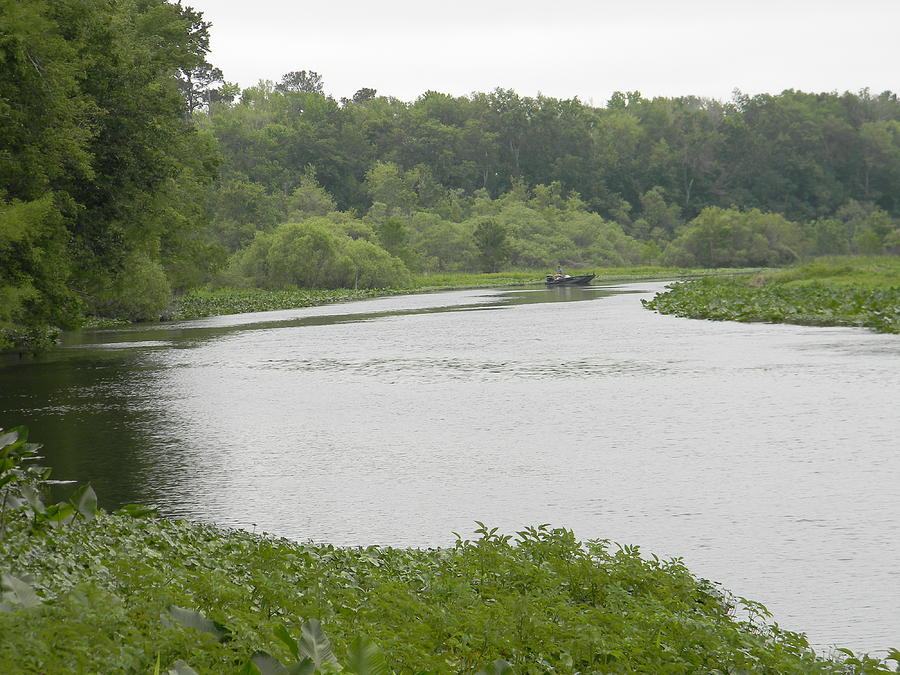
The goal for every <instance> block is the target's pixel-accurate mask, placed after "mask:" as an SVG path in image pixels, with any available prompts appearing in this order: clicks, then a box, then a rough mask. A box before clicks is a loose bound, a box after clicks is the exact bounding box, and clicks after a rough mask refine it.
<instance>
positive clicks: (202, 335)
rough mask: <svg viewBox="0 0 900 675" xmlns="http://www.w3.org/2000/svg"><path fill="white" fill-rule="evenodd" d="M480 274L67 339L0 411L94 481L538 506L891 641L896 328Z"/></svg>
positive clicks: (437, 532) (291, 512)
mask: <svg viewBox="0 0 900 675" xmlns="http://www.w3.org/2000/svg"><path fill="white" fill-rule="evenodd" d="M662 287H663V283H662V282H647V283H639V284H626V285H620V286H614V287H589V288H569V289H563V288H551V289H544V288H522V289H515V290H510V289H499V290H498V289H493V290H491V289H481V290H464V291H452V292H443V293H434V294H421V295H411V296H398V297H385V298H378V299H373V300H367V301H362V302H352V303H345V304H339V305H332V306H326V307H316V308H307V309H297V310H289V311H278V312H265V313H259V314H245V315H234V316H225V317H214V318H209V319H202V320H196V321H186V322H180V323H174V324H161V325H153V326H141V327H133V328H127V329H119V330H94V331H85V332H81V333H74V334H72V335H70V336H67V338H66V342H65V343H64V345H63V348H62V349H60V350H57V351H55V352H53V353H52V354H48V355H46V356H44V357H41V358H40V359H36V360H31V361H23V362H19V363H13V362H10V363H7V364H5V365H4V366H3V367H2V368H0V425H2V426H11V425H15V424H27V425H28V426H29V427H30V428H31V437H32V440H36V441H38V442H42V443H44V445H45V451H46V454H47V456H48V459H49V463H50V465H51V466H53V467H54V477H55V478H62V479H76V480H91V481H92V483H93V485H94V486H95V488H96V490H97V492H98V494H99V495H100V497H101V501H102V503H103V504H104V505H105V506H107V507H110V508H113V507H117V506H119V505H121V504H124V503H129V502H138V503H143V504H155V505H157V506H158V507H159V510H160V512H161V513H162V514H163V515H166V516H171V517H185V518H190V519H194V520H199V521H204V522H211V523H216V524H219V525H223V526H229V527H240V528H245V529H248V530H255V531H257V532H268V533H272V534H276V535H280V536H285V537H290V538H294V539H298V540H313V541H316V542H330V543H334V544H339V545H362V544H364V545H368V544H385V545H397V546H416V547H431V546H442V545H447V544H451V543H452V542H453V541H454V539H455V537H454V535H453V532H459V533H460V534H461V535H462V536H463V537H471V536H472V534H471V533H472V530H473V528H474V521H476V520H480V521H484V522H485V523H487V524H488V525H490V526H496V527H499V528H500V529H501V530H502V531H504V532H507V533H512V532H514V531H515V530H516V529H521V527H522V526H525V525H535V524H540V523H550V524H552V525H554V526H561V527H567V528H570V529H572V530H574V532H575V534H576V535H577V536H578V537H579V538H581V539H592V538H604V539H611V540H613V541H617V542H621V543H624V544H639V545H640V546H641V550H642V551H644V552H645V553H655V554H658V555H659V556H661V557H672V556H679V557H682V558H683V559H684V561H685V563H686V564H687V565H688V567H689V568H690V569H691V570H692V571H694V572H695V573H696V574H698V575H700V576H703V577H705V578H709V579H713V580H715V581H718V582H721V583H722V584H723V585H724V586H725V587H726V588H728V589H730V590H731V591H733V592H734V593H736V594H737V595H739V596H744V597H748V598H751V599H753V600H757V601H760V602H762V603H764V604H765V605H766V606H767V607H768V608H769V609H770V610H771V611H772V612H773V613H774V617H775V620H777V621H778V622H779V623H780V624H781V625H782V626H784V627H785V628H788V629H791V630H802V631H806V632H807V633H808V635H809V638H810V640H811V642H812V643H813V644H815V645H817V646H819V647H827V646H828V645H834V644H836V645H838V646H845V647H850V648H851V649H854V650H857V651H858V650H863V651H879V650H882V649H884V648H887V647H890V646H900V609H898V607H900V564H898V563H900V508H898V501H900V500H898V495H900V489H898V477H900V452H898V448H900V446H898V437H900V416H898V402H900V339H898V338H897V336H886V335H877V334H874V333H871V332H868V331H866V330H862V329H850V328H813V327H803V326H788V325H769V324H739V323H717V322H709V321H694V320H689V319H679V318H675V317H667V316H661V315H658V314H656V313H653V312H649V311H647V310H644V309H643V308H642V307H641V304H640V299H641V298H649V297H652V294H653V293H654V292H655V291H658V290H660V289H661V288H662Z"/></svg>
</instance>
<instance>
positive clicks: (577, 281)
mask: <svg viewBox="0 0 900 675" xmlns="http://www.w3.org/2000/svg"><path fill="white" fill-rule="evenodd" d="M595 276H597V275H596V274H579V275H578V276H574V277H570V276H569V275H568V274H566V275H563V276H561V277H558V276H556V275H555V274H548V275H547V282H546V283H547V285H548V286H585V285H587V284H589V283H591V279H593V278H594V277H595Z"/></svg>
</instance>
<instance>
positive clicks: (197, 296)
mask: <svg viewBox="0 0 900 675" xmlns="http://www.w3.org/2000/svg"><path fill="white" fill-rule="evenodd" d="M590 272H594V273H596V274H597V280H596V281H595V282H594V283H599V282H604V281H608V282H615V281H639V280H642V279H658V278H673V277H691V276H702V275H708V274H717V273H722V272H724V271H723V270H700V269H681V268H674V267H621V268H597V269H592V270H571V271H570V273H571V274H587V273H590ZM727 272H729V273H734V270H728V271H727ZM546 273H547V271H546V270H513V271H508V272H496V273H484V274H471V273H464V272H455V273H448V274H427V275H425V274H422V275H417V276H415V277H413V280H412V283H410V284H409V285H408V286H404V287H402V288H382V289H359V290H356V289H339V290H310V289H289V290H280V291H267V290H263V289H258V288H254V289H240V290H236V289H218V290H208V289H197V290H193V291H190V292H189V293H187V294H185V295H184V296H182V297H181V298H179V299H178V300H177V301H176V303H175V305H174V306H173V308H172V311H171V312H170V314H169V316H168V317H167V318H170V319H174V320H183V319H197V318H201V317H204V316H216V315H220V314H240V313H244V312H264V311H268V310H275V309H294V308H297V307H313V306H316V305H326V304H330V303H334V302H345V301H348V300H363V299H365V298H372V297H377V296H382V295H400V294H404V293H417V292H422V291H435V290H447V289H454V288H459V289H462V288H487V287H500V286H523V285H528V284H540V283H543V281H544V278H545V276H546Z"/></svg>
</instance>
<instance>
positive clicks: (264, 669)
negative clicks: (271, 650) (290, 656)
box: [249, 652, 287, 675]
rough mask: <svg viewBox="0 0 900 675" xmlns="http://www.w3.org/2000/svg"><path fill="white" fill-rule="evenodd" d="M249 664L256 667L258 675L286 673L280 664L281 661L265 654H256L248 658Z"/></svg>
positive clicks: (282, 674) (285, 669) (281, 674)
mask: <svg viewBox="0 0 900 675" xmlns="http://www.w3.org/2000/svg"><path fill="white" fill-rule="evenodd" d="M249 662H250V663H252V664H253V665H254V666H256V669H257V671H258V672H259V673H260V675H285V673H287V668H285V667H284V666H283V665H282V664H281V661H279V660H278V659H276V658H275V657H274V656H272V655H270V654H267V653H266V652H256V653H255V654H254V655H253V656H251V657H250V661H249Z"/></svg>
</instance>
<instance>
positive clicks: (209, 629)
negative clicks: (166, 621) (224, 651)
mask: <svg viewBox="0 0 900 675" xmlns="http://www.w3.org/2000/svg"><path fill="white" fill-rule="evenodd" d="M166 611H168V613H169V616H171V617H172V618H173V619H175V621H177V622H178V623H180V624H181V625H182V626H185V627H187V628H193V629H195V630H199V631H200V632H201V633H209V634H210V635H214V636H215V637H216V639H217V640H219V641H220V642H221V641H222V640H223V639H224V638H225V637H226V636H227V635H228V633H229V632H230V631H229V630H228V629H227V628H226V627H225V626H223V625H222V624H220V623H218V622H217V621H211V620H209V619H207V618H206V617H205V616H203V615H202V614H200V612H195V611H193V610H190V609H185V608H184V607H178V606H176V605H169V606H168V607H167V608H166ZM164 616H165V615H164Z"/></svg>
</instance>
